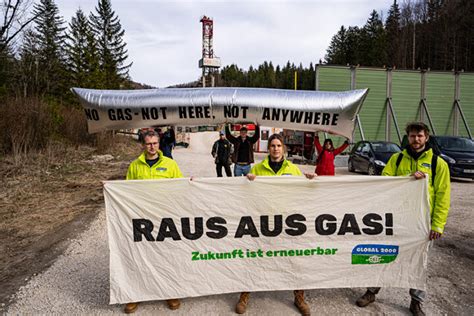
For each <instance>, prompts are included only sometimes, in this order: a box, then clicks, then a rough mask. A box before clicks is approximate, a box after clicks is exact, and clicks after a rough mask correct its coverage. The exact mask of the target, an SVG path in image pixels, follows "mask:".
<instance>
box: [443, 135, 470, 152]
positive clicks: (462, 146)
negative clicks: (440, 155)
mask: <svg viewBox="0 0 474 316" xmlns="http://www.w3.org/2000/svg"><path fill="white" fill-rule="evenodd" d="M436 141H437V142H438V144H439V146H440V147H441V148H442V149H445V150H451V151H463V152H474V141H472V140H471V139H469V138H462V137H437V138H436Z"/></svg>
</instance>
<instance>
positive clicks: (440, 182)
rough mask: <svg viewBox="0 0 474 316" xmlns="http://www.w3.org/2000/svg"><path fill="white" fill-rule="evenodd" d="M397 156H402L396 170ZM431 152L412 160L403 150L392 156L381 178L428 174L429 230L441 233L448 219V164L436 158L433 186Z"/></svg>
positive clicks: (449, 186) (449, 185)
mask: <svg viewBox="0 0 474 316" xmlns="http://www.w3.org/2000/svg"><path fill="white" fill-rule="evenodd" d="M398 155H403V158H402V160H401V161H400V165H399V166H398V168H397V158H398ZM432 157H433V150H432V149H428V150H427V151H425V152H423V153H422V154H421V156H420V157H419V158H418V160H415V159H413V158H412V157H411V156H410V155H409V154H408V152H407V150H406V149H404V150H403V151H402V152H401V153H400V154H395V155H392V157H391V158H390V160H389V161H388V163H387V165H386V166H385V168H384V169H383V171H382V175H383V176H409V175H412V174H413V173H414V172H416V171H421V172H423V173H425V174H428V178H429V181H428V183H429V185H428V192H429V194H430V206H431V207H430V209H431V230H433V231H436V232H438V233H443V231H444V225H445V224H446V220H447V218H448V212H449V204H450V200H451V182H450V176H449V167H448V164H447V163H446V162H445V161H444V160H443V159H442V158H440V157H438V158H437V159H438V161H437V165H436V175H435V179H434V185H433V184H432V180H431V159H432Z"/></svg>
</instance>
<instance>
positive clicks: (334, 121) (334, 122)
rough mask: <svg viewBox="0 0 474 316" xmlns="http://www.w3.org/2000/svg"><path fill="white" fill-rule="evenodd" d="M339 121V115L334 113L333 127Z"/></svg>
mask: <svg viewBox="0 0 474 316" xmlns="http://www.w3.org/2000/svg"><path fill="white" fill-rule="evenodd" d="M338 119H339V113H334V114H333V115H332V121H331V125H337V120H338Z"/></svg>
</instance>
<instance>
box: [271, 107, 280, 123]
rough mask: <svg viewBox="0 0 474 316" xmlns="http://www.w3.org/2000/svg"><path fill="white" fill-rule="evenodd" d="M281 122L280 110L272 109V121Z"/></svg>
mask: <svg viewBox="0 0 474 316" xmlns="http://www.w3.org/2000/svg"><path fill="white" fill-rule="evenodd" d="M279 120H280V109H272V121H279Z"/></svg>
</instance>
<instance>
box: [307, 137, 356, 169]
mask: <svg viewBox="0 0 474 316" xmlns="http://www.w3.org/2000/svg"><path fill="white" fill-rule="evenodd" d="M314 146H316V150H317V151H318V159H316V173H317V174H318V175H320V176H333V175H334V158H335V157H336V156H337V155H339V154H340V153H342V152H343V151H344V149H346V148H347V146H349V141H347V140H346V141H345V142H344V144H342V145H341V146H339V147H338V148H336V149H334V145H333V144H332V140H331V139H330V138H328V139H326V140H325V141H324V144H323V146H321V143H320V142H319V135H318V134H316V137H315V138H314Z"/></svg>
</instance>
